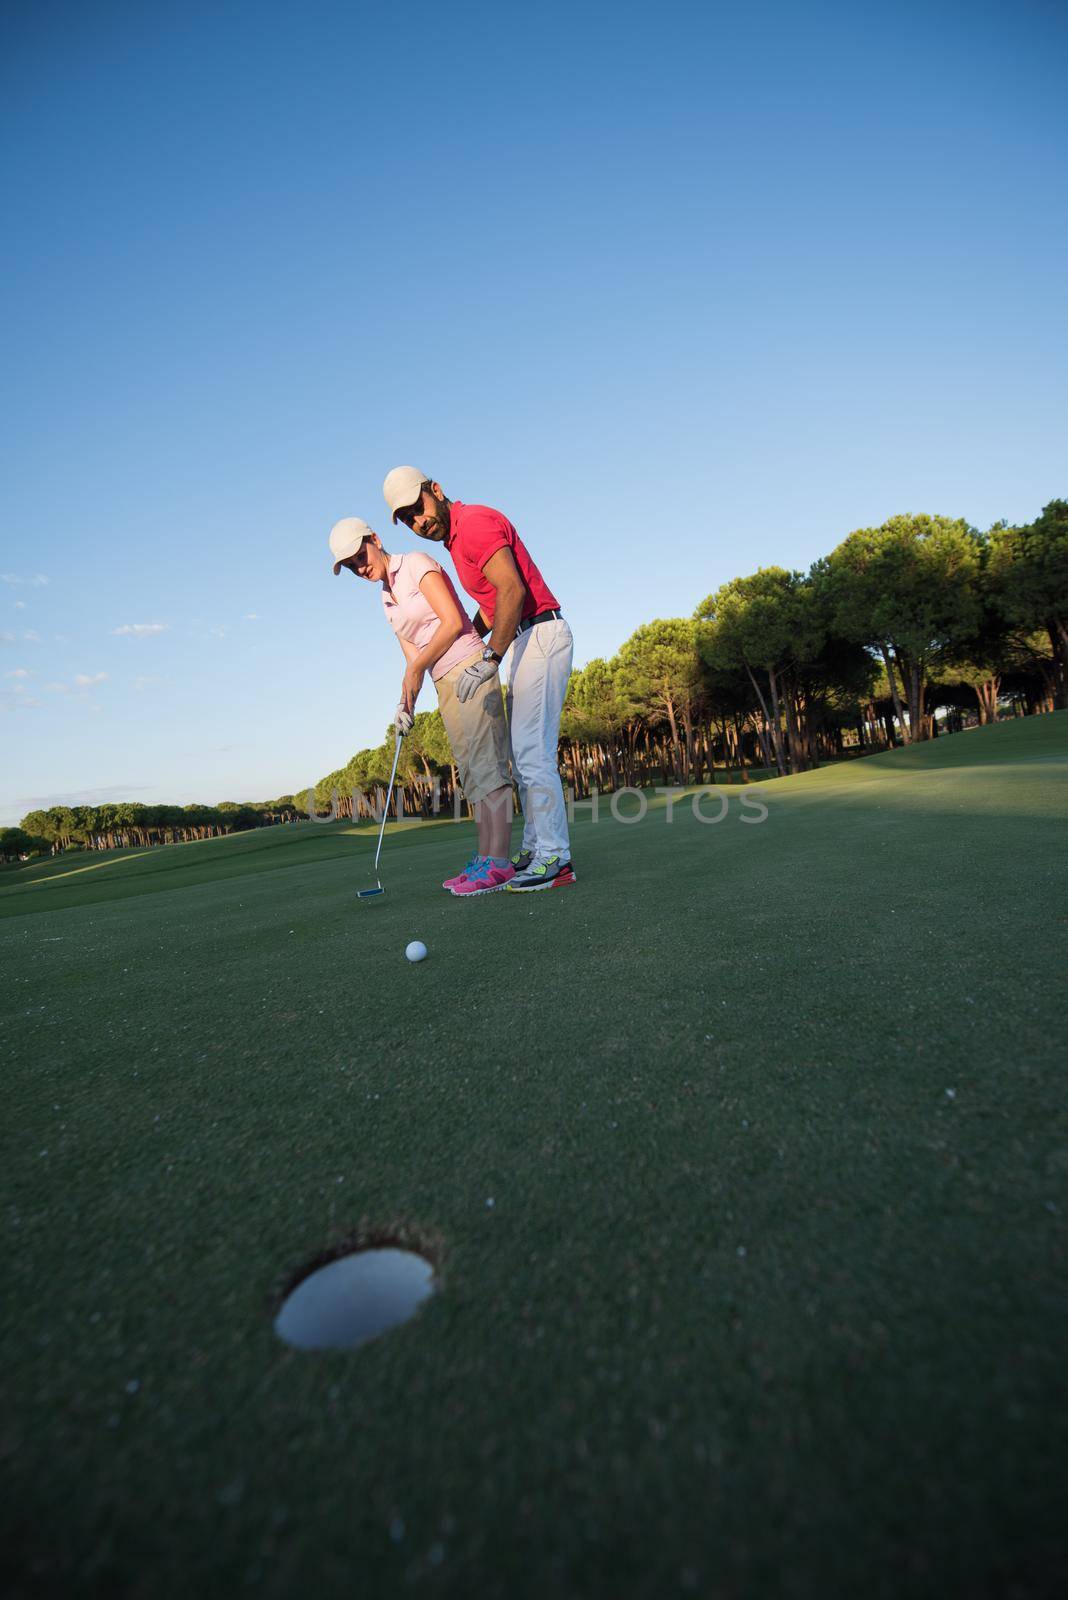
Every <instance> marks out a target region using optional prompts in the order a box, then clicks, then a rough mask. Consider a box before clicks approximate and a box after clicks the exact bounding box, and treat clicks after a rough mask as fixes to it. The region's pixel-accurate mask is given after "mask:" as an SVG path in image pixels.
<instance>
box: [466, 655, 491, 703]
mask: <svg viewBox="0 0 1068 1600" xmlns="http://www.w3.org/2000/svg"><path fill="white" fill-rule="evenodd" d="M496 675H497V663H496V661H474V662H472V664H471V665H470V666H469V667H465V668H464V670H463V672H461V674H460V676H459V677H458V678H457V680H456V698H457V700H470V698H471V696H472V695H473V694H474V692H475V690H476V689H479V688H481V687H482V685H483V684H484V683H488V682H489V680H490V679H491V678H494V677H496Z"/></svg>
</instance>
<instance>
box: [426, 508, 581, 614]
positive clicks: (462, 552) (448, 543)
mask: <svg viewBox="0 0 1068 1600" xmlns="http://www.w3.org/2000/svg"><path fill="white" fill-rule="evenodd" d="M445 548H446V550H447V551H448V552H449V554H450V555H451V556H452V559H453V561H454V562H455V564H456V576H457V577H458V578H459V580H460V582H461V583H462V584H463V586H464V588H465V589H466V590H467V592H468V594H469V595H470V596H471V598H472V600H475V601H477V603H478V608H479V610H480V611H481V612H482V615H483V616H484V617H485V619H486V621H487V622H488V623H489V625H490V626H491V627H492V626H493V608H494V605H495V604H496V601H497V591H496V589H495V588H494V587H493V585H492V583H490V581H489V579H488V578H486V577H485V576H484V575H483V572H482V568H483V567H484V566H485V565H486V562H487V561H488V560H489V558H490V556H491V555H493V554H494V552H495V551H497V550H510V551H511V552H512V559H513V560H514V561H515V564H516V566H517V567H518V569H519V576H520V577H521V578H522V580H523V584H524V587H525V588H526V591H527V592H526V595H525V596H524V598H523V614H522V620H524V621H525V620H526V618H527V617H534V616H537V614H538V612H539V611H558V610H559V609H560V602H559V600H557V598H556V596H555V595H554V594H553V592H552V590H551V589H550V588H549V586H548V584H547V583H546V582H545V579H544V578H543V577H542V575H541V573H540V572H539V571H538V569H537V567H536V566H535V565H534V563H533V561H531V559H530V555H529V554H528V552H527V547H526V545H525V544H524V543H523V541H522V539H521V538H520V537H519V535H518V533H516V531H515V529H514V528H513V527H512V524H511V523H510V522H509V521H508V518H507V517H505V516H502V515H501V513H500V512H499V511H494V510H493V508H492V506H465V505H464V504H463V502H462V501H461V500H454V501H453V502H452V508H451V511H450V513H449V536H448V538H447V539H446V540H445Z"/></svg>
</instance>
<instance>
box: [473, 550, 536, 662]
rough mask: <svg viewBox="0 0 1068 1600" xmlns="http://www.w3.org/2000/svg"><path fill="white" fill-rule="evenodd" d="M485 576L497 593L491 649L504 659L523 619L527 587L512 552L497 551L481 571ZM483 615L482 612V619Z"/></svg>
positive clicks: (490, 641)
mask: <svg viewBox="0 0 1068 1600" xmlns="http://www.w3.org/2000/svg"><path fill="white" fill-rule="evenodd" d="M482 575H483V577H484V578H486V579H487V580H488V581H489V582H490V583H492V585H493V587H494V588H495V589H496V591H497V599H496V603H495V605H494V607H493V632H492V633H491V634H490V640H489V645H490V649H491V650H495V651H496V652H497V654H498V655H499V656H503V655H504V652H505V651H506V650H507V648H508V646H509V645H510V644H511V642H512V640H513V639H514V638H515V634H516V629H517V628H518V627H519V623H520V620H521V619H522V616H523V601H524V600H525V599H526V593H527V591H526V585H525V584H524V583H523V580H522V578H521V577H520V576H519V568H518V567H517V566H516V564H515V557H514V556H513V554H512V552H511V551H510V550H505V549H502V550H495V551H494V552H493V554H492V555H491V556H490V558H489V560H488V561H487V562H486V565H485V566H484V567H483V568H482ZM481 615H482V613H481V611H480V612H479V616H480V617H481ZM483 637H485V635H484V634H483Z"/></svg>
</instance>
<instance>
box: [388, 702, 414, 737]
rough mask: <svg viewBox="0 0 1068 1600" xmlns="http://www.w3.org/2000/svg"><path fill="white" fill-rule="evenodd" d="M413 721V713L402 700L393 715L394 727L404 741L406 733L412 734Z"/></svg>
mask: <svg viewBox="0 0 1068 1600" xmlns="http://www.w3.org/2000/svg"><path fill="white" fill-rule="evenodd" d="M413 721H414V719H413V717H412V714H411V712H410V711H409V710H407V709H406V707H405V704H404V701H403V700H402V701H401V703H400V705H399V706H398V707H397V709H396V711H395V712H394V713H393V727H394V729H395V730H396V732H397V733H398V734H399V735H400V737H401V738H402V739H403V738H404V735H405V734H406V733H411V731H412V727H413Z"/></svg>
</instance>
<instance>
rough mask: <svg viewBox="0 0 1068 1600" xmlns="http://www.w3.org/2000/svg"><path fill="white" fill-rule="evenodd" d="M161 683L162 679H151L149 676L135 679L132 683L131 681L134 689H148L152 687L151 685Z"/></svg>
mask: <svg viewBox="0 0 1068 1600" xmlns="http://www.w3.org/2000/svg"><path fill="white" fill-rule="evenodd" d="M162 682H163V679H162V678H153V677H150V676H148V675H146V676H144V677H140V678H135V679H134V681H133V686H134V688H135V689H149V688H151V687H152V685H153V684H154V683H162Z"/></svg>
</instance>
